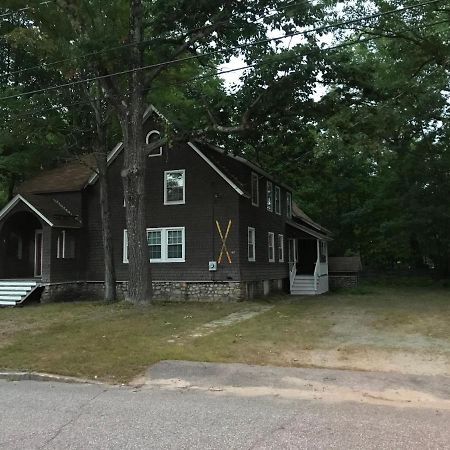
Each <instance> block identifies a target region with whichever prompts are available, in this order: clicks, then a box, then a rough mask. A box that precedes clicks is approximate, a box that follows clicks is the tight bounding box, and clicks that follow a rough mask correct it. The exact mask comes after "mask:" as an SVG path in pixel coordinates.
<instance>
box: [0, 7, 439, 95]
mask: <svg viewBox="0 0 450 450" xmlns="http://www.w3.org/2000/svg"><path fill="white" fill-rule="evenodd" d="M441 1H442V0H429V1H427V2H422V3H418V4H415V5H408V6H404V7H401V8H396V9H392V10H389V11H384V12H380V13H374V14H370V15H367V16H364V17H360V18H357V19H350V20H346V21H341V22H338V23H334V24H330V25H324V26H321V27H316V28H312V29H309V30H304V31H298V32H294V33H287V34H285V35H283V36H277V37H274V38H266V39H261V40H258V41H253V42H248V43H246V44H242V45H237V46H234V47H230V48H227V49H223V50H214V51H212V52H205V53H199V54H196V55H191V56H186V57H184V58H178V59H172V60H168V61H163V62H160V63H157V64H149V65H145V66H141V67H136V68H133V69H127V70H122V71H120V72H114V73H111V74H106V75H99V76H95V77H89V78H85V79H82V80H77V81H71V82H68V83H63V84H59V85H55V86H49V87H46V88H42V89H35V90H32V91H26V92H22V93H20V94H15V95H9V96H6V97H0V101H2V100H9V99H12V98H20V97H24V96H26V95H33V94H41V93H43V92H48V91H51V90H56V89H61V88H65V87H70V86H77V85H80V84H83V83H88V82H91V81H96V80H102V79H107V78H112V77H116V76H121V75H126V74H130V73H133V72H138V71H142V70H149V69H155V68H160V67H165V66H170V65H172V64H178V63H181V62H186V61H191V60H194V59H198V58H201V57H204V56H213V55H217V54H220V53H224V52H227V51H235V50H241V49H244V48H248V47H251V46H254V45H259V44H266V43H269V42H273V41H281V40H283V39H286V38H290V37H294V36H301V35H306V34H310V33H314V32H320V31H326V30H331V29H333V28H339V27H342V26H347V25H351V24H354V23H358V22H361V21H363V20H369V19H374V18H378V17H383V16H387V15H392V14H396V13H400V12H404V11H407V10H411V9H415V8H419V7H421V6H426V5H430V4H434V3H438V2H441Z"/></svg>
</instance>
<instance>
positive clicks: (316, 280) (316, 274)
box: [314, 259, 320, 291]
mask: <svg viewBox="0 0 450 450" xmlns="http://www.w3.org/2000/svg"><path fill="white" fill-rule="evenodd" d="M319 277H320V262H319V259H317V261H316V265H315V267H314V290H315V291H317V289H318V287H319Z"/></svg>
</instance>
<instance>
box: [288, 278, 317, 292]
mask: <svg viewBox="0 0 450 450" xmlns="http://www.w3.org/2000/svg"><path fill="white" fill-rule="evenodd" d="M316 294H317V292H316V286H315V281H314V275H296V276H295V278H294V283H293V284H292V287H291V295H316Z"/></svg>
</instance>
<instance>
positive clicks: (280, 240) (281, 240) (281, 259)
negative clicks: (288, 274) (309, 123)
mask: <svg viewBox="0 0 450 450" xmlns="http://www.w3.org/2000/svg"><path fill="white" fill-rule="evenodd" d="M278 261H279V262H284V236H283V235H282V234H279V235H278Z"/></svg>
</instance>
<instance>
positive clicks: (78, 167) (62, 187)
mask: <svg viewBox="0 0 450 450" xmlns="http://www.w3.org/2000/svg"><path fill="white" fill-rule="evenodd" d="M95 166H96V165H95V158H94V155H92V154H90V155H84V156H82V157H80V158H79V159H77V160H74V161H70V162H68V163H66V164H64V165H62V166H60V167H57V168H55V169H50V170H44V171H42V172H41V173H38V174H37V175H36V176H34V177H33V178H30V179H29V180H27V181H24V182H23V183H22V184H21V185H20V186H19V187H18V188H17V189H16V192H17V193H18V194H25V193H28V194H43V193H51V192H75V191H81V190H82V189H83V188H84V186H85V185H86V181H87V180H88V179H89V177H90V176H91V175H92V172H93V170H94V168H95Z"/></svg>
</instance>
